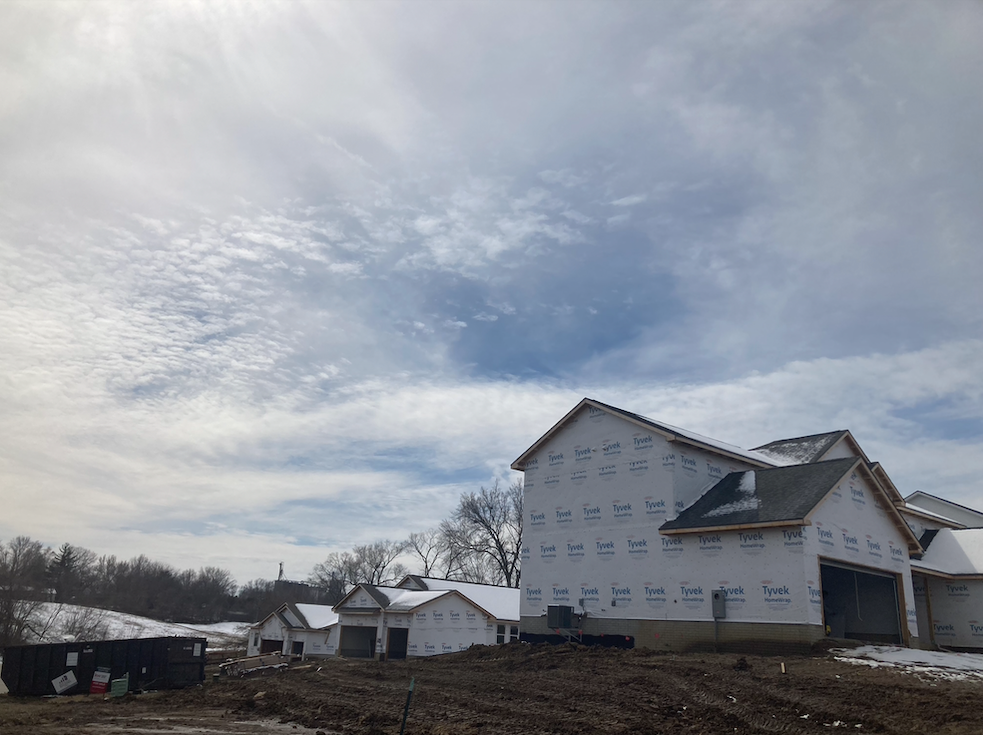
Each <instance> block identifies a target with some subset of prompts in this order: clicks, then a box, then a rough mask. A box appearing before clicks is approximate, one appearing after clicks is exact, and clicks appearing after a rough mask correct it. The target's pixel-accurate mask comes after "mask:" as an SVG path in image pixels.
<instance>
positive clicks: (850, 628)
mask: <svg viewBox="0 0 983 735" xmlns="http://www.w3.org/2000/svg"><path fill="white" fill-rule="evenodd" d="M820 572H821V575H822V590H823V622H824V624H825V625H826V630H827V633H828V635H829V636H831V637H833V638H850V639H854V640H861V641H869V642H872V643H894V644H897V645H904V639H903V637H902V632H901V630H902V629H901V606H900V604H899V595H898V578H897V576H896V575H894V574H889V573H886V572H881V571H876V570H873V569H870V568H868V567H859V566H853V565H849V564H844V563H842V562H834V561H830V560H826V559H824V560H822V561H821V562H820Z"/></svg>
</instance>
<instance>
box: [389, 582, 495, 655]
mask: <svg viewBox="0 0 983 735" xmlns="http://www.w3.org/2000/svg"><path fill="white" fill-rule="evenodd" d="M386 617H387V618H388V619H390V620H391V622H389V623H388V624H389V625H390V626H391V627H407V628H409V629H410V632H409V634H408V639H407V651H406V655H407V656H434V655H439V654H441V653H452V652H454V651H466V650H467V649H468V648H470V647H471V646H472V645H474V644H481V645H491V644H494V643H495V620H494V619H491V618H489V617H488V616H487V615H485V614H484V613H483V612H481V611H480V610H478V609H477V608H476V607H474V605H471V604H470V603H468V602H466V601H465V600H463V599H461V598H460V597H458V596H457V595H446V596H445V597H441V598H438V599H436V600H434V601H433V602H431V603H428V604H426V605H423V606H421V607H419V608H417V609H416V610H414V611H413V612H412V613H408V614H407V613H404V614H402V615H401V616H397V615H396V614H395V613H389V614H388V615H387V616H386ZM397 621H399V622H402V621H405V623H403V624H399V622H397Z"/></svg>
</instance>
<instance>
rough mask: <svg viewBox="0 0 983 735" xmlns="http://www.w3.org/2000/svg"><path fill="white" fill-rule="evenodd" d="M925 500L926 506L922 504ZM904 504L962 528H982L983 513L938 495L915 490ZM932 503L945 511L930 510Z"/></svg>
mask: <svg viewBox="0 0 983 735" xmlns="http://www.w3.org/2000/svg"><path fill="white" fill-rule="evenodd" d="M926 500H927V501H928V503H927V504H926V503H925V502H924V501H926ZM919 501H921V502H919ZM905 503H906V504H908V505H909V506H913V507H914V508H915V509H916V510H920V511H922V512H926V513H931V514H933V515H937V516H941V517H943V518H946V519H948V520H950V521H955V522H956V523H958V524H960V525H963V526H970V527H972V528H976V527H978V526H983V513H981V512H980V511H978V510H975V509H973V508H969V507H967V506H965V505H960V504H959V503H953V502H952V501H951V500H946V499H945V498H940V497H939V496H938V495H932V494H931V493H926V492H923V491H921V490H916V491H915V492H913V493H912V494H911V495H909V496H908V497H906V498H905ZM933 503H935V504H937V505H941V506H942V507H943V508H945V509H946V511H945V512H942V511H940V510H939V509H938V508H936V509H935V510H932V509H931V508H930V507H929V506H931V505H932V504H933ZM946 513H951V514H952V515H947V514H946ZM956 516H961V518H957V517H956Z"/></svg>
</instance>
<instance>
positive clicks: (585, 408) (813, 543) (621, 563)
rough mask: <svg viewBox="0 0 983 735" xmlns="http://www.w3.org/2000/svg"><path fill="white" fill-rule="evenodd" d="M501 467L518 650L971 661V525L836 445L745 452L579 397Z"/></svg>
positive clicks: (982, 613) (975, 541) (974, 517)
mask: <svg viewBox="0 0 983 735" xmlns="http://www.w3.org/2000/svg"><path fill="white" fill-rule="evenodd" d="M512 468H513V469H515V470H520V471H522V472H524V475H525V496H524V512H525V517H524V529H523V560H522V598H521V610H520V615H521V630H522V634H523V637H524V638H526V639H529V640H537V639H540V638H546V637H552V636H556V635H564V636H566V637H571V638H578V639H581V640H585V641H586V642H602V637H604V636H606V637H607V639H606V640H607V641H611V640H614V641H627V644H628V645H640V646H645V647H649V648H656V649H672V650H684V649H689V648H704V647H707V648H708V647H711V646H718V647H720V648H721V649H726V648H742V649H748V648H755V649H756V650H794V649H806V648H808V647H810V646H811V645H812V644H813V643H814V642H816V641H817V640H819V639H822V638H824V637H827V636H832V637H835V638H854V639H861V640H866V641H877V642H884V643H896V644H902V645H910V646H920V647H930V646H933V645H943V646H946V647H951V648H965V649H973V648H980V647H983V553H980V551H979V550H980V549H983V530H975V529H974V526H983V515H981V514H979V513H977V512H976V511H973V510H971V509H968V508H963V507H962V506H958V505H955V504H953V503H949V502H948V501H945V500H943V499H941V498H935V497H934V496H930V495H926V494H924V493H921V494H917V495H916V496H912V497H909V500H908V501H907V502H906V500H905V498H904V497H902V495H901V494H900V493H899V491H898V489H897V488H896V487H895V486H894V483H893V482H892V481H891V479H890V477H888V475H887V473H886V472H885V470H884V468H883V467H881V465H880V464H878V463H877V462H873V461H871V460H870V459H869V458H868V457H867V456H866V454H864V452H863V450H862V449H861V447H860V445H859V444H858V443H857V442H856V440H855V439H854V438H853V436H852V435H851V434H850V432H849V431H836V432H831V433H827V434H820V435H816V436H809V437H801V438H797V439H788V440H782V441H776V442H772V443H770V444H766V445H764V446H762V447H758V448H757V449H756V450H751V451H749V450H744V449H741V448H739V447H736V446H732V445H729V444H725V443H722V442H718V441H715V440H713V439H709V438H707V437H703V436H700V435H698V434H694V433H692V432H689V431H685V430H683V429H679V428H676V427H673V426H669V425H667V424H663V423H660V422H657V421H652V420H650V419H647V418H645V417H642V416H639V415H637V414H634V413H630V412H628V411H624V410H621V409H618V408H615V407H613V406H609V405H606V404H603V403H600V402H598V401H594V400H590V399H584V400H583V401H581V402H580V403H579V404H578V405H577V406H576V407H575V408H574V409H573V410H572V411H570V412H569V413H568V414H567V415H566V416H564V417H563V418H562V419H561V420H560V421H559V422H558V423H557V424H556V425H555V426H554V427H553V428H552V429H550V430H549V431H548V432H546V434H544V435H543V436H542V438H540V439H539V440H538V441H537V442H536V443H535V444H533V445H532V446H531V447H530V448H529V449H527V450H526V451H525V452H524V453H523V454H522V456H520V457H519V458H518V459H517V460H516V461H515V462H514V463H513V465H512Z"/></svg>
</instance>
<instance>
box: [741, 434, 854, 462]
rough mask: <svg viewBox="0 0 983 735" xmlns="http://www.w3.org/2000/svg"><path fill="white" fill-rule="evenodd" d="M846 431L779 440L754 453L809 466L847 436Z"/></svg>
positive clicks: (758, 448)
mask: <svg viewBox="0 0 983 735" xmlns="http://www.w3.org/2000/svg"><path fill="white" fill-rule="evenodd" d="M846 433H847V432H846V431H845V430H841V431H830V432H827V433H825V434H812V435H810V436H799V437H795V438H794V439H779V440H778V441H775V442H769V443H768V444H763V445H762V446H760V447H755V448H754V450H753V451H755V452H761V454H764V455H767V456H769V457H774V458H775V459H777V460H780V461H784V462H790V463H792V464H809V463H810V462H816V461H818V460H819V458H820V457H822V456H823V454H825V453H826V452H827V451H829V448H830V447H832V446H833V445H834V444H836V442H838V441H839V440H840V439H842V438H843V437H844V436H846Z"/></svg>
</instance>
